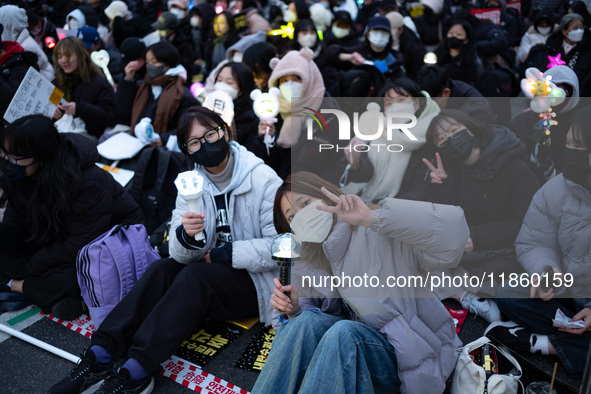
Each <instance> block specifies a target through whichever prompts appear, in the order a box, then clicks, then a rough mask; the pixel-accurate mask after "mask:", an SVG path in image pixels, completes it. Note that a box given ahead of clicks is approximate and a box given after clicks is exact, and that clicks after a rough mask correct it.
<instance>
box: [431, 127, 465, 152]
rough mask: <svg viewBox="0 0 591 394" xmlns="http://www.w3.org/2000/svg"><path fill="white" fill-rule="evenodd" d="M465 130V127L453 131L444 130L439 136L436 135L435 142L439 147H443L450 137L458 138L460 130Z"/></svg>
mask: <svg viewBox="0 0 591 394" xmlns="http://www.w3.org/2000/svg"><path fill="white" fill-rule="evenodd" d="M461 130H463V128H460V127H458V128H455V129H453V130H452V131H443V132H442V133H440V134H439V135H438V136H436V137H435V141H433V143H434V144H435V146H436V147H438V148H443V147H444V146H445V144H446V143H447V140H448V139H449V138H457V137H458V136H459V135H460V134H459V131H461Z"/></svg>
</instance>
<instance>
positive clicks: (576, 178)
mask: <svg viewBox="0 0 591 394" xmlns="http://www.w3.org/2000/svg"><path fill="white" fill-rule="evenodd" d="M578 112H579V114H578V115H577V117H575V118H574V119H573V121H572V123H571V127H570V129H569V131H568V133H567V136H566V149H565V150H564V165H563V173H562V174H561V175H557V176H555V177H554V178H552V179H551V180H549V181H548V182H547V183H546V184H545V185H544V186H542V188H541V189H540V191H539V192H537V193H536V195H535V196H534V198H533V200H532V203H531V206H530V207H529V210H528V212H527V215H526V216H525V219H524V221H523V226H522V227H521V231H520V232H519V236H518V237H517V240H516V241H515V247H516V250H517V256H518V261H519V264H521V266H522V267H523V268H524V269H525V270H526V271H527V273H528V274H529V275H530V277H532V274H534V273H536V274H543V273H544V272H546V271H549V275H548V278H549V280H550V281H551V283H550V286H546V284H545V283H544V281H542V283H537V281H534V283H532V286H531V287H530V286H528V287H516V286H513V287H510V286H507V283H505V286H504V287H499V288H498V289H497V300H498V303H499V307H500V308H501V311H502V312H503V313H504V314H505V315H506V316H507V317H508V318H510V319H511V320H513V321H514V322H515V324H513V325H511V327H501V326H498V327H494V328H492V329H491V336H494V337H495V338H498V339H500V340H505V339H509V342H505V343H507V344H508V345H509V347H511V348H512V350H515V351H518V352H524V353H528V352H532V353H533V352H534V349H532V348H531V347H530V345H529V344H528V343H527V342H526V343H523V341H519V340H517V338H515V337H513V338H515V339H513V340H511V337H512V335H511V332H509V330H510V329H511V330H514V329H515V328H517V327H518V326H521V327H522V328H523V329H522V330H521V329H520V331H519V332H521V334H520V336H522V337H525V338H530V337H531V338H536V342H537V343H540V344H543V347H541V346H538V349H539V351H540V352H541V353H542V354H553V355H558V357H559V358H560V360H561V361H562V362H563V363H564V366H565V367H566V369H567V371H568V372H569V373H572V374H575V375H578V376H581V375H582V373H583V370H584V367H583V365H584V364H585V362H584V360H585V358H586V355H587V350H588V349H589V342H590V341H591V332H590V331H591V292H590V286H589V283H591V277H590V275H589V263H590V262H589V256H590V255H591V243H590V242H589V238H590V237H591V216H590V215H589V212H590V210H589V207H590V206H591V193H590V190H591V154H590V153H589V147H591V133H590V130H589V122H590V121H591V108H589V107H587V108H584V109H581V110H579V111H578ZM559 278H562V279H565V280H566V279H573V281H572V282H570V284H571V285H569V284H567V283H566V282H563V283H564V284H565V286H568V289H566V292H565V294H568V298H562V297H566V296H561V299H557V296H559V295H560V294H562V293H563V291H565V286H562V285H560V283H558V282H559ZM538 285H540V286H538ZM522 286H523V285H522ZM557 309H560V310H561V311H562V312H563V313H564V314H565V315H566V316H567V317H568V318H572V320H573V321H579V320H580V321H582V322H584V327H583V328H579V329H564V328H561V329H559V330H556V329H553V328H552V322H551V319H553V318H554V316H555V315H556V310H557ZM539 334H552V335H548V336H546V335H539ZM532 347H533V346H532Z"/></svg>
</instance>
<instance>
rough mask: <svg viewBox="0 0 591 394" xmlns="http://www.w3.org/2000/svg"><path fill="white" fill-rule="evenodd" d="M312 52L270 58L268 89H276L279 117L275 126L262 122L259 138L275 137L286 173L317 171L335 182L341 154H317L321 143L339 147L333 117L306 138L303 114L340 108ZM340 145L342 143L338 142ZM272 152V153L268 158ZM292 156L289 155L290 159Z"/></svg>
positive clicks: (300, 51) (339, 172)
mask: <svg viewBox="0 0 591 394" xmlns="http://www.w3.org/2000/svg"><path fill="white" fill-rule="evenodd" d="M313 57H314V52H312V50H311V49H309V48H302V49H301V50H299V51H290V52H288V53H287V54H286V55H285V56H284V57H283V58H282V59H281V60H280V59H278V58H273V59H271V61H270V63H269V65H270V67H271V69H272V70H273V72H272V74H271V77H270V78H269V88H278V89H279V90H280V92H281V95H280V96H279V97H278V100H279V115H278V116H277V123H274V124H272V123H270V122H266V121H261V122H260V123H259V135H260V136H261V137H264V136H265V135H266V134H267V130H268V133H269V135H271V136H275V137H276V138H275V144H276V145H275V147H274V148H272V149H274V150H276V152H277V156H278V157H281V158H282V163H281V166H286V168H287V171H284V170H281V169H280V170H279V171H277V172H278V173H282V174H288V173H290V172H297V171H320V173H321V174H322V176H323V177H324V178H325V179H329V180H330V181H332V182H334V183H337V182H338V180H339V178H340V176H341V175H342V173H343V169H342V168H341V167H340V164H339V163H340V159H341V158H343V157H344V154H343V151H342V150H341V151H340V152H337V151H336V150H335V149H331V150H326V149H325V150H323V151H319V149H320V144H333V146H334V145H336V144H339V135H338V130H339V125H338V120H337V118H336V116H334V115H328V114H327V115H324V119H325V121H326V124H324V123H323V122H322V128H321V127H320V125H318V124H317V123H315V122H314V124H313V125H312V138H311V139H308V128H307V127H308V126H307V122H306V120H307V119H309V118H310V117H309V116H308V115H307V114H306V113H313V111H317V112H318V111H320V109H321V108H322V109H332V108H336V109H339V105H338V103H337V102H336V101H335V100H334V99H332V98H331V97H330V95H329V94H328V93H327V92H326V89H325V86H324V82H323V80H322V75H321V73H320V70H319V69H318V66H316V64H315V63H314V59H313ZM340 144H341V145H343V142H342V141H340ZM272 154H273V153H272V152H271V155H272ZM290 155H291V156H290Z"/></svg>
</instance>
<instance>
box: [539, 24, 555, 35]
mask: <svg viewBox="0 0 591 394" xmlns="http://www.w3.org/2000/svg"><path fill="white" fill-rule="evenodd" d="M551 31H552V28H551V27H550V26H548V27H538V33H540V34H541V35H543V36H545V35H546V34H548V33H550V32H551Z"/></svg>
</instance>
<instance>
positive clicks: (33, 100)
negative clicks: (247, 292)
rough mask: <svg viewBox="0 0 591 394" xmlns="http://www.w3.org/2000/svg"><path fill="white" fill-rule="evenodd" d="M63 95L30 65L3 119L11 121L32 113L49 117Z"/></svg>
mask: <svg viewBox="0 0 591 394" xmlns="http://www.w3.org/2000/svg"><path fill="white" fill-rule="evenodd" d="M63 96H64V93H63V92H62V91H61V90H59V89H58V88H56V87H55V86H53V84H52V83H51V82H49V81H48V80H47V79H45V77H43V76H42V75H41V74H39V71H37V70H35V69H34V68H33V67H31V68H29V71H27V74H26V75H25V77H24V78H23V81H22V82H21V84H20V86H19V87H18V90H17V91H16V94H15V95H14V97H13V98H12V101H11V102H10V105H9V106H8V109H7V110H6V113H5V114H4V119H5V120H6V121H7V122H8V123H12V122H14V121H15V120H17V119H20V118H22V117H23V116H27V115H33V114H42V115H44V116H47V117H48V118H51V117H53V114H54V113H55V110H56V109H57V105H58V104H59V102H60V100H61V99H62V97H63Z"/></svg>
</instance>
